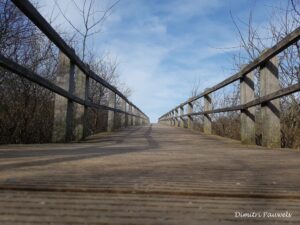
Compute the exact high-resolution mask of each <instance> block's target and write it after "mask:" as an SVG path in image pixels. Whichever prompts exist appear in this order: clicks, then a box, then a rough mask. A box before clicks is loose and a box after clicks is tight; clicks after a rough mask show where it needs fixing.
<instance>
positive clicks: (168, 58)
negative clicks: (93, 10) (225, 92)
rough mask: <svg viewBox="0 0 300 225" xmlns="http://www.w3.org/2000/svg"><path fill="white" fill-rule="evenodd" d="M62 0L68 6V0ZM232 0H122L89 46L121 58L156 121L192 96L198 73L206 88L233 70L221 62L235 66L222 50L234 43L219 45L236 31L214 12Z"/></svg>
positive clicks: (140, 102) (47, 1) (48, 0)
mask: <svg viewBox="0 0 300 225" xmlns="http://www.w3.org/2000/svg"><path fill="white" fill-rule="evenodd" d="M41 2H42V3H43V4H42V5H46V6H47V7H43V8H42V9H41V11H42V13H43V14H44V15H45V14H48V15H49V13H50V12H51V10H52V6H51V5H53V2H54V1H53V0H42V1H41ZM59 2H60V3H61V4H64V5H62V8H63V7H67V6H66V2H68V1H59ZM100 2H102V1H100ZM104 2H105V4H108V3H109V2H111V1H109V0H107V1H104ZM228 2H233V3H234V4H236V1H233V0H231V1H226V2H225V1H222V0H172V1H160V2H159V3H158V2H157V1H147V0H144V1H141V0H138V1H137V0H122V1H121V2H120V4H119V5H118V6H117V8H116V9H115V11H114V13H113V14H112V15H111V16H110V17H109V18H108V20H107V21H106V23H105V24H104V25H103V29H102V33H101V34H100V35H97V36H95V37H94V38H93V41H92V42H91V43H92V46H90V47H91V48H93V50H94V51H96V52H98V53H99V55H101V53H103V52H109V53H110V54H111V55H112V56H113V57H114V56H115V57H117V58H118V61H119V65H120V68H119V71H120V73H121V79H122V80H123V81H124V82H125V83H126V84H127V85H128V86H129V87H130V88H131V89H133V91H134V92H133V95H132V97H131V99H132V101H133V102H134V103H135V104H136V105H137V106H138V107H139V108H141V109H142V110H143V111H144V112H145V113H146V114H148V115H149V116H150V117H151V120H152V121H153V122H154V121H155V120H156V119H157V118H158V117H159V116H160V115H161V114H163V113H165V112H166V111H168V110H169V109H170V108H171V107H174V106H175V105H176V104H179V103H180V102H183V101H184V100H186V99H187V98H188V97H189V95H190V92H191V89H192V87H193V82H195V79H196V78H197V77H199V79H200V81H201V83H200V85H201V87H200V90H201V89H204V88H206V87H209V86H212V85H214V84H216V83H217V82H220V81H222V80H223V79H224V78H225V76H228V75H230V74H226V73H225V72H224V70H223V68H222V67H224V66H228V67H230V64H229V61H226V59H225V57H224V54H223V53H224V52H231V51H234V50H235V49H232V50H231V49H227V50H224V49H218V48H224V47H225V48H226V47H232V46H236V44H237V43H238V41H237V38H236V33H234V28H233V25H232V24H226V23H224V22H223V21H222V18H221V17H220V18H219V20H217V19H214V20H212V19H211V18H210V17H209V15H211V14H213V13H214V12H215V10H218V9H221V8H222V7H224V5H225V4H228ZM74 12H75V9H74V7H71V6H69V8H68V9H67V14H68V15H69V16H70V19H71V20H72V21H73V22H74V23H78V24H79V23H80V21H79V17H78V15H77V14H76V13H74ZM216 16H218V15H216ZM228 16H229V14H228ZM194 17H197V19H194ZM63 21H64V19H63V18H62V17H61V16H60V17H58V20H57V21H56V23H58V24H66V23H65V22H63ZM65 26H66V27H68V26H67V25H65ZM222 55H223V56H222ZM222 57H223V58H222Z"/></svg>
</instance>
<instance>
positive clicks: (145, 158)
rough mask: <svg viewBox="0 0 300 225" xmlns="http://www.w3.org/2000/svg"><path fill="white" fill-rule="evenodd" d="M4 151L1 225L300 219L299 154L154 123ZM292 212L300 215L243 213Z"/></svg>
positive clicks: (283, 221)
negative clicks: (251, 214)
mask: <svg viewBox="0 0 300 225" xmlns="http://www.w3.org/2000/svg"><path fill="white" fill-rule="evenodd" d="M0 156H1V157H0V170H1V173H0V188H1V193H0V200H1V203H0V223H1V224H5V223H8V224H9V223H12V224H24V223H29V224H33V223H38V224H43V223H44V224H47V223H53V224H56V223H57V224H59V223H60V224H61V223H63V224H76V223H79V224H82V223H88V224H183V223H186V224H200V223H203V221H204V223H205V224H256V223H257V222H259V223H262V224H274V223H278V224H289V223H295V224H297V223H300V215H299V212H300V211H299V208H300V179H299V178H300V175H299V170H298V168H299V165H300V158H299V156H300V155H299V152H295V151H290V150H271V149H264V148H261V147H256V146H243V145H241V144H239V142H237V141H232V140H229V139H225V138H220V137H216V136H207V135H203V134H199V133H197V132H193V131H189V130H186V129H181V128H171V127H167V126H161V125H157V124H154V125H149V126H141V127H138V128H129V129H124V130H121V131H118V132H115V133H111V134H108V133H107V134H99V135H95V136H93V137H91V138H89V139H88V140H87V142H84V143H80V144H75V143H73V144H49V145H23V146H15V145H11V146H2V147H1V148H0ZM16 209H17V210H16ZM285 210H288V211H291V212H292V213H293V217H292V218H279V219H278V218H275V219H274V218H271V219H270V218H235V217H234V212H236V211H242V212H248V211H249V212H250V211H251V212H252V211H259V212H260V211H271V212H279V211H280V212H281V211H285ZM18 221H19V222H18Z"/></svg>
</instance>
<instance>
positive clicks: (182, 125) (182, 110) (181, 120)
mask: <svg viewBox="0 0 300 225" xmlns="http://www.w3.org/2000/svg"><path fill="white" fill-rule="evenodd" d="M179 110H180V127H181V128H184V118H183V114H184V107H183V106H180V108H179Z"/></svg>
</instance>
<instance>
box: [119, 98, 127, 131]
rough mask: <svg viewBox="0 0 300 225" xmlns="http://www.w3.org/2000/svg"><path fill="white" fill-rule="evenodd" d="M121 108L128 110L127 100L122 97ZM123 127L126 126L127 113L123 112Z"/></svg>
mask: <svg viewBox="0 0 300 225" xmlns="http://www.w3.org/2000/svg"><path fill="white" fill-rule="evenodd" d="M120 101H121V109H122V110H123V111H125V112H126V101H125V100H124V99H123V98H121V99H120ZM121 127H126V114H125V113H121Z"/></svg>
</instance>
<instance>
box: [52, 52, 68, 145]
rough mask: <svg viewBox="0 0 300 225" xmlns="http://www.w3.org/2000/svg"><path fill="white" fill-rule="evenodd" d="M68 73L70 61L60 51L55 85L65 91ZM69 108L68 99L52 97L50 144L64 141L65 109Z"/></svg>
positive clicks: (65, 129)
mask: <svg viewBox="0 0 300 225" xmlns="http://www.w3.org/2000/svg"><path fill="white" fill-rule="evenodd" d="M70 71H71V63H70V60H69V58H68V57H67V56H66V55H65V54H64V53H63V52H61V51H60V52H59V58H58V68H57V75H56V79H55V84H56V85H58V86H59V87H61V88H64V89H65V90H68V89H69V75H70ZM69 106H70V105H69ZM69 106H68V99H66V98H65V97H62V96H60V95H58V94H55V95H54V118H53V130H52V142H64V141H66V132H67V128H66V124H67V108H68V107H69ZM69 113H70V111H69Z"/></svg>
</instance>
